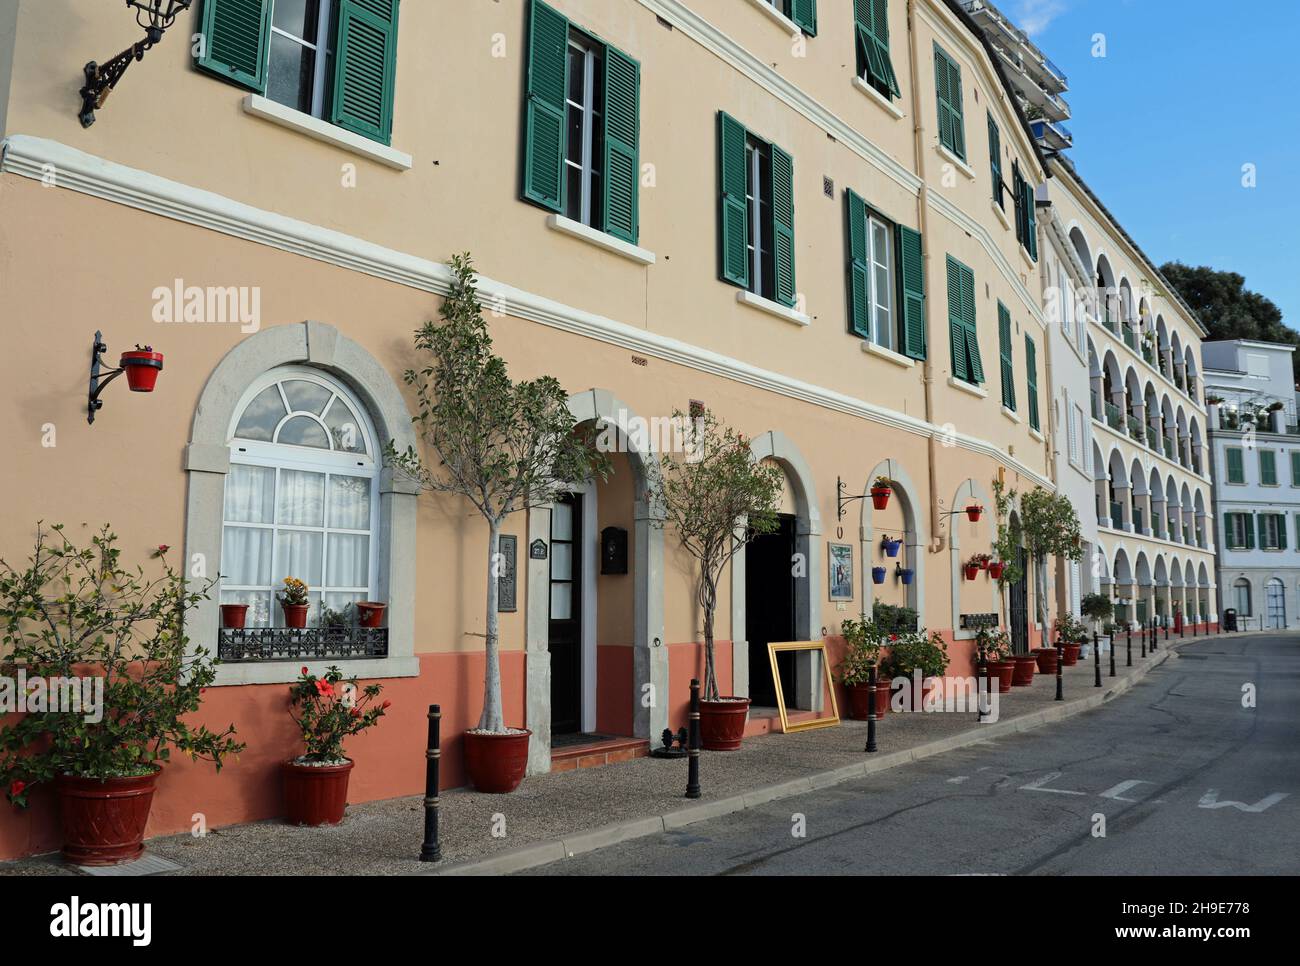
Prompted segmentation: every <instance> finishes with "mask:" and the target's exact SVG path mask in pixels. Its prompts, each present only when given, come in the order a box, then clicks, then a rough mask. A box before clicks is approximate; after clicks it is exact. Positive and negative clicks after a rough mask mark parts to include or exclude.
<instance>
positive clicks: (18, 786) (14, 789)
mask: <svg viewBox="0 0 1300 966" xmlns="http://www.w3.org/2000/svg"><path fill="white" fill-rule="evenodd" d="M26 787H27V783H26V782H24V781H17V780H15V781H13V782H12V783H11V784H10V785H9V797H10V798H17V797H18V796H19V795H21V794H22V793H23V789H24V788H26Z"/></svg>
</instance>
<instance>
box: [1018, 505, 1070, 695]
mask: <svg viewBox="0 0 1300 966" xmlns="http://www.w3.org/2000/svg"><path fill="white" fill-rule="evenodd" d="M1020 529H1021V536H1022V539H1023V541H1024V546H1025V549H1026V550H1028V551H1029V554H1030V556H1031V557H1032V558H1033V563H1034V602H1035V607H1036V611H1037V616H1038V626H1039V627H1040V628H1041V629H1042V633H1043V638H1044V640H1046V638H1047V558H1048V557H1060V558H1063V559H1065V560H1078V559H1079V558H1080V557H1081V556H1083V550H1082V549H1081V546H1080V536H1079V518H1078V516H1077V515H1076V514H1075V512H1074V504H1072V503H1071V502H1070V500H1069V498H1068V497H1067V496H1066V495H1065V494H1064V493H1051V492H1049V491H1048V490H1045V489H1043V488H1042V487H1041V486H1035V487H1034V488H1033V489H1032V490H1030V491H1029V492H1028V493H1026V494H1024V495H1023V496H1022V497H1021V498H1020ZM1049 650H1052V653H1053V654H1055V649H1053V648H1049ZM1075 657H1076V658H1077V657H1078V652H1077V651H1076V652H1075ZM1050 660H1055V658H1054V657H1053V658H1051V659H1050ZM1038 667H1039V670H1042V669H1043V665H1042V662H1041V661H1040V662H1039V665H1038ZM1053 670H1055V666H1053Z"/></svg>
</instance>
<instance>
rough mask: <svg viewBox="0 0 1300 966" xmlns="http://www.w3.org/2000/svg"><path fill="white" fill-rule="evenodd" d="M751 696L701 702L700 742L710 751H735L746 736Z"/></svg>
mask: <svg viewBox="0 0 1300 966" xmlns="http://www.w3.org/2000/svg"><path fill="white" fill-rule="evenodd" d="M748 717H749V698H730V697H729V698H726V699H725V700H722V701H701V702H700V744H701V745H703V746H704V748H706V749H707V750H709V751H735V750H736V749H737V748H739V747H740V741H741V739H742V738H744V737H745V719H746V718H748Z"/></svg>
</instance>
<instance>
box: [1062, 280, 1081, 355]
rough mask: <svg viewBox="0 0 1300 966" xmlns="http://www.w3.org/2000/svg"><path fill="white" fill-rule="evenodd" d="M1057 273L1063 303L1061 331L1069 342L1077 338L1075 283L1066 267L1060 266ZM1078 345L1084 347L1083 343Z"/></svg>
mask: <svg viewBox="0 0 1300 966" xmlns="http://www.w3.org/2000/svg"><path fill="white" fill-rule="evenodd" d="M1056 272H1057V278H1058V279H1059V285H1058V289H1057V291H1058V293H1059V295H1060V302H1061V331H1062V332H1063V333H1065V339H1066V341H1067V342H1069V341H1073V340H1074V339H1075V338H1076V333H1075V327H1074V283H1073V282H1071V281H1070V276H1069V274H1068V273H1067V272H1066V270H1065V266H1064V265H1058V266H1057V268H1056ZM1076 344H1077V345H1080V346H1082V343H1076Z"/></svg>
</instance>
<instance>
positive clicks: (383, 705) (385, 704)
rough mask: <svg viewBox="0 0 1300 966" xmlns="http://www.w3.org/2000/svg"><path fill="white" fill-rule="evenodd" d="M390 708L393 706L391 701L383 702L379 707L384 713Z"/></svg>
mask: <svg viewBox="0 0 1300 966" xmlns="http://www.w3.org/2000/svg"><path fill="white" fill-rule="evenodd" d="M392 706H393V702H391V701H385V702H384V703H383V704H381V705H380V707H381V708H383V709H384V710H385V711H387V710H388V709H389V708H391V707H392Z"/></svg>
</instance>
